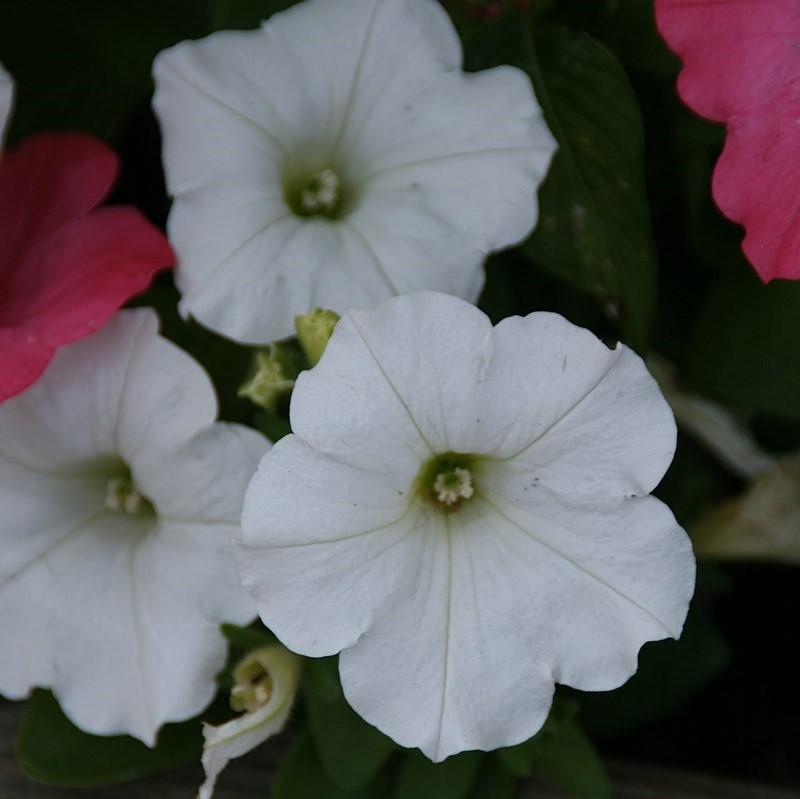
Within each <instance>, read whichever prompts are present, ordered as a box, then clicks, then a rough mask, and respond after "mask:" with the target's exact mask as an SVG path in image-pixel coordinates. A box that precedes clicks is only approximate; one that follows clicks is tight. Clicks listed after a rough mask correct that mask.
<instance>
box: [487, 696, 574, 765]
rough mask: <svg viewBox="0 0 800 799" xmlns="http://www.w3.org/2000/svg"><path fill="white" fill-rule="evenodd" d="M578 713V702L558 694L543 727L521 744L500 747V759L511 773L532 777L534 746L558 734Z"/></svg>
mask: <svg viewBox="0 0 800 799" xmlns="http://www.w3.org/2000/svg"><path fill="white" fill-rule="evenodd" d="M577 713H578V703H577V702H575V701H574V700H572V699H565V698H564V697H562V696H556V697H555V699H554V700H553V706H552V707H551V708H550V713H549V714H548V716H547V721H546V722H545V723H544V726H543V727H542V729H541V730H540V731H539V732H538V733H537V734H536V735H534V736H533V738H529V739H528V740H527V741H523V742H522V743H521V744H517V745H516V746H508V747H506V748H505V749H498V750H497V751H496V753H495V755H496V757H497V759H498V761H499V762H500V763H502V765H503V767H504V768H505V769H506V771H508V773H509V774H513V775H514V776H515V777H530V776H531V774H532V773H533V748H534V747H535V746H538V745H539V744H540V743H541V742H542V741H546V740H549V739H550V738H552V737H553V736H554V735H557V734H558V731H559V730H560V729H561V727H563V726H564V725H565V724H567V723H569V722H570V721H572V720H573V719H574V718H575V716H576V715H577Z"/></svg>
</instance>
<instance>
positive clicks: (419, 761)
mask: <svg viewBox="0 0 800 799" xmlns="http://www.w3.org/2000/svg"><path fill="white" fill-rule="evenodd" d="M484 757H485V755H484V754H483V753H482V752H463V753H462V754H460V755H454V756H453V757H448V758H447V760H445V761H444V762H442V763H432V762H431V761H430V760H428V758H427V757H425V755H423V754H422V753H421V752H419V751H417V750H414V751H412V752H408V753H407V754H405V755H404V756H403V759H402V761H401V763H400V771H399V773H398V776H397V783H396V785H395V789H394V794H393V796H394V799H462V798H463V797H465V796H467V795H468V794H469V790H470V788H471V787H472V786H473V785H474V784H475V780H476V778H477V776H478V769H479V768H480V765H481V761H482V760H483V759H484Z"/></svg>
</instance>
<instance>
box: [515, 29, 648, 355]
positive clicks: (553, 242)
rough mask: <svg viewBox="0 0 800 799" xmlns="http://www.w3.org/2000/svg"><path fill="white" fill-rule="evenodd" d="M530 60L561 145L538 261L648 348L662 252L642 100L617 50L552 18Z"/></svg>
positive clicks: (546, 191)
mask: <svg viewBox="0 0 800 799" xmlns="http://www.w3.org/2000/svg"><path fill="white" fill-rule="evenodd" d="M537 34H538V35H537V38H536V42H535V45H534V48H532V50H533V52H532V53H531V54H530V56H529V58H528V60H527V62H526V64H527V67H528V71H529V72H530V75H531V78H532V79H533V83H534V86H535V88H536V95H537V97H538V98H539V101H540V102H541V104H542V108H543V110H544V114H545V117H546V119H547V122H548V124H549V126H550V129H551V130H552V132H553V134H554V135H555V137H556V139H557V140H558V145H559V150H558V152H557V153H556V156H555V158H554V160H553V164H552V166H551V168H550V172H549V174H548V177H547V179H546V180H545V182H544V185H543V186H542V188H541V190H540V192H539V202H540V211H539V223H538V225H537V228H536V231H535V232H534V234H533V236H532V237H531V238H530V239H529V240H528V242H527V244H526V245H525V248H526V251H527V252H528V254H529V255H530V256H531V257H532V258H533V259H534V261H535V262H537V263H538V264H541V266H543V267H544V268H546V269H548V270H550V271H552V272H553V273H555V274H558V275H559V276H560V277H562V278H563V279H565V280H567V281H568V282H570V283H571V284H573V285H574V286H577V287H578V288H581V289H584V290H587V291H590V292H592V293H593V294H595V295H597V296H598V297H599V298H600V300H601V301H602V302H603V303H604V305H606V306H607V307H608V308H609V309H611V310H612V314H613V315H618V316H619V320H620V325H621V328H622V331H623V333H624V335H625V336H626V338H627V339H628V341H629V343H631V344H632V345H633V346H635V347H637V348H639V349H644V348H645V347H646V343H647V340H648V337H649V333H650V326H651V322H652V317H653V310H654V306H655V299H656V258H655V252H654V248H653V240H652V231H651V225H650V218H649V209H648V205H647V199H646V197H645V185H644V165H643V164H644V162H643V158H644V136H643V131H642V120H641V114H640V112H639V107H638V104H637V101H636V97H635V95H634V93H633V89H632V88H631V86H630V83H629V82H628V78H627V76H626V75H625V71H624V70H623V68H622V66H621V65H620V64H619V62H618V61H617V59H616V58H615V57H614V56H613V54H612V53H611V52H610V51H609V50H607V49H606V48H605V47H603V46H602V45H601V44H599V43H598V42H596V41H594V40H593V39H592V38H591V37H589V36H587V35H586V34H581V33H575V32H573V31H570V30H568V29H566V28H561V27H556V26H543V27H542V28H541V29H540V30H538V32H537Z"/></svg>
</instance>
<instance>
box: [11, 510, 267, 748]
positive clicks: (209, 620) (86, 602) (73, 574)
mask: <svg viewBox="0 0 800 799" xmlns="http://www.w3.org/2000/svg"><path fill="white" fill-rule="evenodd" d="M226 561H227V564H228V565H227V566H226V565H225V563H226ZM226 570H227V575H226ZM225 586H226V587H227V591H226V590H225V588H224V587H225ZM0 598H1V600H2V607H3V613H2V617H0V627H1V628H2V635H3V639H4V641H5V644H4V646H3V649H2V652H1V653H0V681H1V682H0V688H1V689H2V692H3V693H4V694H5V695H7V696H11V697H13V698H21V697H23V696H24V695H25V694H26V693H27V692H28V691H29V690H30V688H32V687H33V686H35V685H46V686H49V687H51V688H52V689H53V692H54V693H55V694H56V696H57V697H58V699H59V701H60V703H61V705H62V707H63V709H64V712H65V713H66V714H67V715H68V716H69V718H70V719H72V720H73V721H74V722H75V723H76V724H77V725H78V726H79V727H81V728H82V729H84V730H87V731H88V732H92V733H95V734H98V735H112V734H117V733H128V734H131V735H134V736H135V737H137V738H139V739H141V740H142V741H144V742H145V743H147V744H149V745H153V743H154V742H155V735H156V731H157V730H158V728H159V727H160V726H161V724H163V723H164V722H166V721H179V720H182V719H185V718H189V717H191V716H193V715H195V714H196V713H198V712H199V711H200V710H202V709H203V707H205V706H206V704H207V703H208V702H209V701H210V700H211V698H212V697H213V695H214V692H215V682H214V678H215V676H216V674H217V672H218V671H219V670H220V669H221V668H222V666H223V665H224V662H225V655H226V646H225V642H224V639H223V638H222V636H221V634H220V632H219V623H220V622H221V621H230V622H234V623H246V622H247V621H248V620H249V619H250V618H251V616H252V611H251V606H250V603H249V602H248V601H247V600H246V599H245V598H244V597H243V596H242V594H241V591H239V590H237V587H236V578H235V571H234V568H233V563H232V561H231V559H230V554H229V551H228V545H227V536H226V535H225V531H224V530H220V529H214V528H210V529H203V528H201V527H200V526H197V527H196V528H195V529H193V530H190V529H188V528H185V527H177V526H163V527H160V528H158V529H154V528H153V522H150V523H149V526H148V522H147V521H146V520H145V521H143V520H142V519H140V518H137V517H130V516H127V515H125V514H114V513H104V514H101V515H99V516H96V517H95V518H94V519H91V520H88V521H85V522H84V523H83V524H81V525H80V526H78V527H73V528H71V529H70V530H69V531H67V532H65V533H62V535H61V536H60V537H59V538H58V539H57V540H56V542H55V543H54V544H53V545H52V546H51V547H50V549H49V550H47V551H45V552H43V553H40V554H38V555H37V556H36V557H32V558H31V559H30V560H29V561H28V562H27V563H26V564H25V566H24V567H23V568H18V569H17V571H16V572H15V574H14V575H12V576H11V577H10V578H7V579H6V580H4V581H3V583H2V585H0Z"/></svg>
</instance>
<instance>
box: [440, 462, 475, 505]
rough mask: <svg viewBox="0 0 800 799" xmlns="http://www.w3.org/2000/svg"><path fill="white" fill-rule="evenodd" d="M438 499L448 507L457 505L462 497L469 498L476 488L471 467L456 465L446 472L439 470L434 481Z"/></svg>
mask: <svg viewBox="0 0 800 799" xmlns="http://www.w3.org/2000/svg"><path fill="white" fill-rule="evenodd" d="M433 490H434V493H435V494H436V499H438V500H439V502H441V503H442V504H443V505H447V506H448V507H450V506H452V505H455V504H456V503H457V502H460V501H461V500H462V499H469V498H470V497H471V496H472V495H473V494H474V493H475V489H474V488H473V486H472V474H471V473H470V471H469V469H462V468H461V467H460V466H456V467H455V468H454V469H451V470H449V471H446V472H439V474H437V475H436V480H434V483H433Z"/></svg>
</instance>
